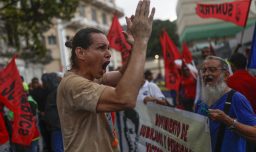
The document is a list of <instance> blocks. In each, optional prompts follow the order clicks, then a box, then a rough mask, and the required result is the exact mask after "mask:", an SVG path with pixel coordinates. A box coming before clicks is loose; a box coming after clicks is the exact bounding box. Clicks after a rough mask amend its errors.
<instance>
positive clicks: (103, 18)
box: [44, 0, 124, 72]
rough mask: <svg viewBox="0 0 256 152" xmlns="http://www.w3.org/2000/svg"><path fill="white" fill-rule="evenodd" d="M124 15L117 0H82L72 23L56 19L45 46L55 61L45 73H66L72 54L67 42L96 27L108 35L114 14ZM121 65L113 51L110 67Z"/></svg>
mask: <svg viewBox="0 0 256 152" xmlns="http://www.w3.org/2000/svg"><path fill="white" fill-rule="evenodd" d="M114 13H116V14H117V15H118V16H119V17H122V16H123V15H124V13H123V10H122V9H121V8H119V7H117V6H116V3H115V0H81V1H80V3H79V6H78V8H77V10H76V12H75V14H74V17H73V18H72V19H71V20H70V21H63V20H58V19H55V20H53V22H54V24H53V26H52V28H51V29H50V30H48V31H47V32H46V33H44V37H45V45H46V47H47V48H48V49H49V50H50V51H51V55H52V57H53V60H52V62H51V63H49V64H47V65H45V66H44V72H56V71H66V70H67V69H69V68H70V62H69V58H70V52H71V50H69V49H68V48H66V47H65V42H66V41H67V40H69V39H71V38H72V37H73V36H74V34H75V33H76V32H77V31H78V30H79V29H82V28H85V27H94V28H97V29H100V30H102V31H103V32H104V33H106V34H107V32H108V30H109V28H110V25H111V23H112V17H113V14H114ZM120 64H121V58H120V54H119V53H118V52H116V51H112V60H111V63H110V66H112V68H116V67H118V66H119V65H120Z"/></svg>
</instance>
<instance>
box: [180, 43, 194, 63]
mask: <svg viewBox="0 0 256 152" xmlns="http://www.w3.org/2000/svg"><path fill="white" fill-rule="evenodd" d="M182 58H183V59H184V61H185V63H192V61H193V59H192V54H191V52H190V51H189V48H188V46H187V44H186V43H185V42H184V43H183V44H182Z"/></svg>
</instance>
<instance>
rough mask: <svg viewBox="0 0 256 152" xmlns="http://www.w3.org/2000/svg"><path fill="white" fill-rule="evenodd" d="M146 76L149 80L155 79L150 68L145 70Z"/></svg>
mask: <svg viewBox="0 0 256 152" xmlns="http://www.w3.org/2000/svg"><path fill="white" fill-rule="evenodd" d="M144 78H145V79H146V80H147V81H149V82H151V81H153V79H154V78H153V73H152V72H151V71H150V70H146V71H145V72H144Z"/></svg>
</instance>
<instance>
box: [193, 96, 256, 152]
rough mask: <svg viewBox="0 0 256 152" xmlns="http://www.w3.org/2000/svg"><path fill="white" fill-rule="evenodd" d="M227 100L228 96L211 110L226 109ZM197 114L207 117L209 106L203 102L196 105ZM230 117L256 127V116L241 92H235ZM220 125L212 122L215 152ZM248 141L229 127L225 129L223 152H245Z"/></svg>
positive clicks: (212, 141)
mask: <svg viewBox="0 0 256 152" xmlns="http://www.w3.org/2000/svg"><path fill="white" fill-rule="evenodd" d="M226 98H227V94H225V95H223V96H222V97H221V98H220V99H219V100H218V101H217V102H216V103H215V104H213V105H212V106H210V107H209V108H210V109H220V110H223V109H224V104H225V101H226ZM196 112H197V113H199V114H202V115H205V116H207V112H208V106H207V105H206V104H204V103H203V102H198V103H197V105H196ZM229 116H230V117H231V118H235V119H237V121H238V122H240V123H243V124H246V125H250V126H256V116H255V114H254V112H253V110H252V107H251V105H250V103H249V101H248V100H247V99H246V98H245V97H244V96H243V95H242V94H240V93H239V92H235V94H234V95H233V97H232V104H231V107H230V111H229ZM219 126H220V123H219V122H217V121H213V120H210V133H211V143H212V150H213V151H214V147H215V143H216V138H217V132H218V128H219ZM245 149H246V140H245V138H243V137H241V136H239V135H238V134H237V133H235V132H233V131H231V130H229V129H228V128H227V127H226V129H225V135H224V138H223V143H222V149H221V151H222V152H228V151H230V152H245Z"/></svg>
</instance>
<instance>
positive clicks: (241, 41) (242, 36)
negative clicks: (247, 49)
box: [240, 27, 245, 45]
mask: <svg viewBox="0 0 256 152" xmlns="http://www.w3.org/2000/svg"><path fill="white" fill-rule="evenodd" d="M244 29H245V28H244V27H243V30H242V33H241V39H240V44H241V45H243V39H244Z"/></svg>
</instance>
